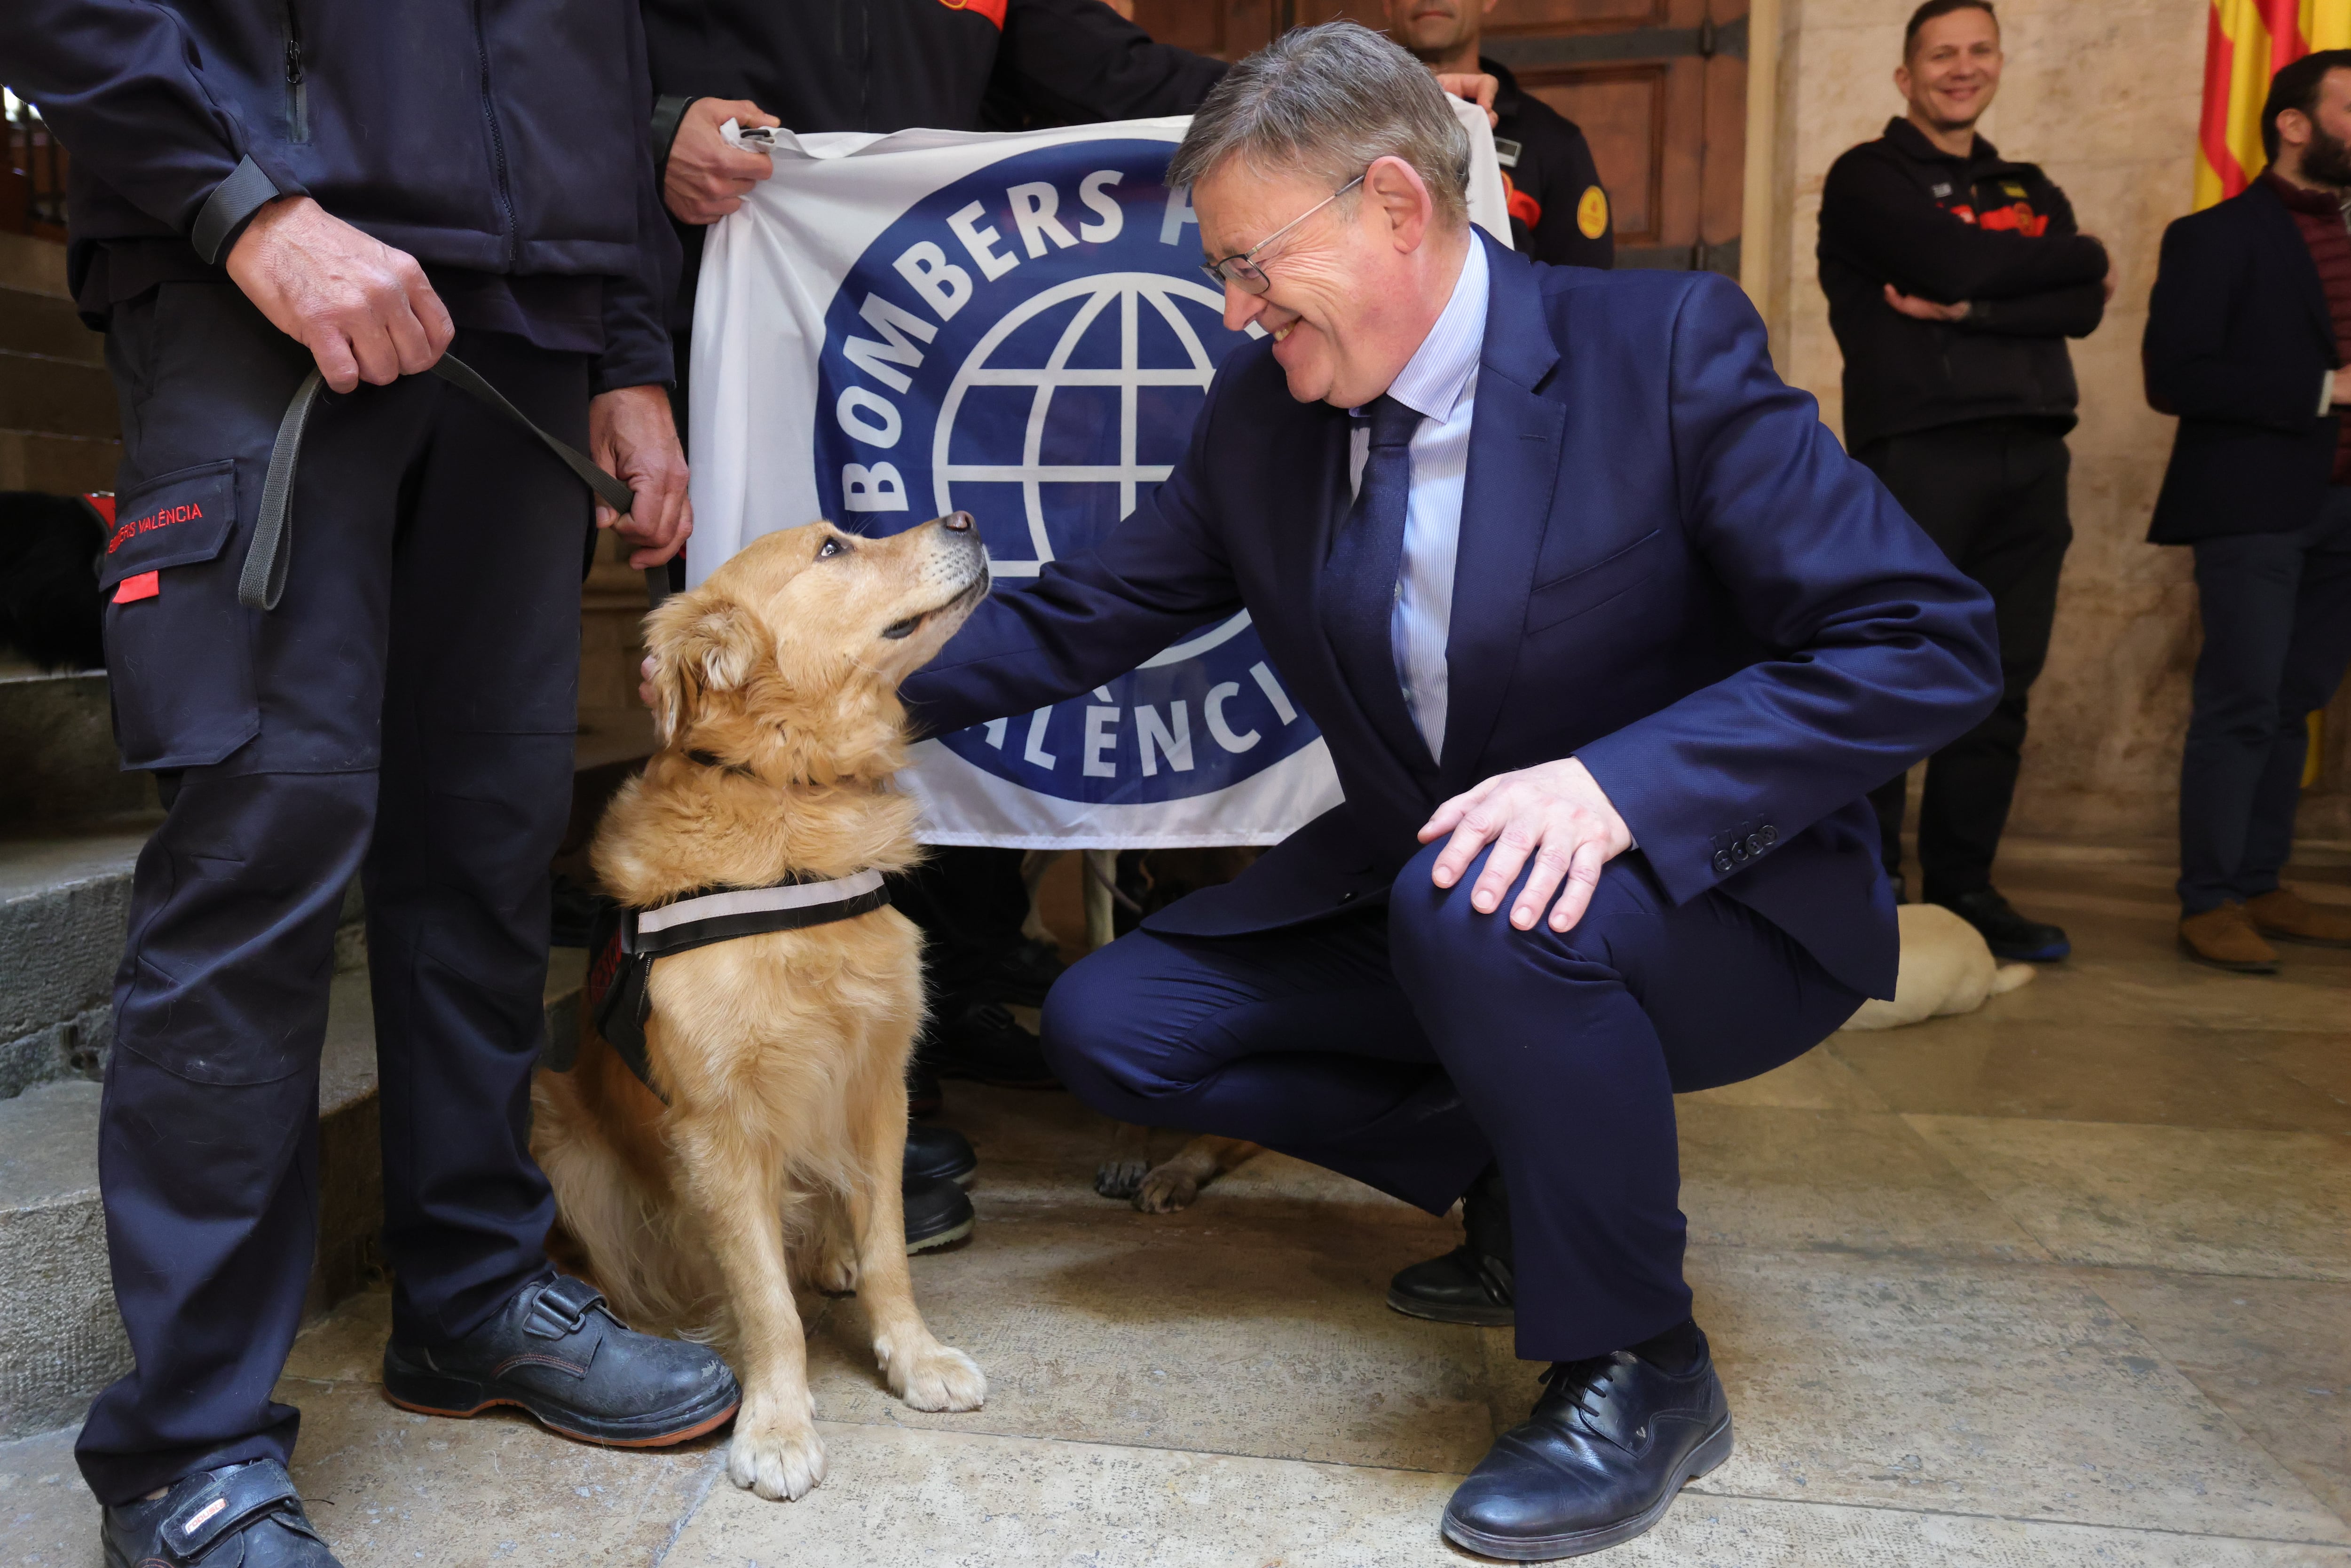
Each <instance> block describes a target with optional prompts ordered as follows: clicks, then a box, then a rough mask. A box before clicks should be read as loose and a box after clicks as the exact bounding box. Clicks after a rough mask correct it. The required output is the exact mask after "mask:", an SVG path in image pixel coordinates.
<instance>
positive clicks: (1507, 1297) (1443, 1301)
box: [1388, 1166, 1518, 1328]
mask: <svg viewBox="0 0 2351 1568" xmlns="http://www.w3.org/2000/svg"><path fill="white" fill-rule="evenodd" d="M1461 1222H1462V1228H1463V1230H1464V1231H1466V1232H1467V1233H1468V1234H1467V1235H1466V1236H1465V1237H1464V1238H1463V1240H1462V1243H1461V1245H1460V1246H1458V1247H1456V1248H1455V1249H1453V1250H1452V1251H1450V1252H1447V1254H1446V1255H1445V1256H1444V1257H1442V1258H1431V1259H1430V1260H1428V1261H1427V1262H1426V1263H1415V1264H1414V1265H1413V1266H1412V1267H1411V1268H1409V1269H1403V1270H1398V1271H1397V1273H1396V1277H1395V1279H1393V1280H1391V1281H1388V1305H1389V1306H1391V1307H1394V1308H1395V1310H1396V1311H1397V1312H1403V1313H1405V1315H1406V1316H1408V1317H1416V1318H1429V1319H1433V1320H1434V1321H1436V1322H1440V1323H1468V1324H1469V1325H1471V1326H1473V1327H1477V1328H1508V1327H1510V1325H1511V1324H1512V1323H1514V1322H1517V1321H1518V1309H1517V1305H1516V1303H1515V1301H1513V1299H1512V1297H1511V1294H1510V1289H1511V1287H1510V1193H1509V1192H1508V1191H1507V1190H1505V1189H1504V1187H1503V1186H1502V1173H1501V1172H1500V1171H1499V1170H1498V1169H1496V1168H1495V1167H1494V1166H1487V1167H1486V1169H1485V1172H1484V1174H1482V1175H1481V1176H1479V1177H1478V1179H1477V1180H1476V1181H1475V1182H1473V1183H1472V1184H1470V1187H1469V1190H1468V1192H1467V1193H1466V1194H1464V1195H1463V1196H1462V1199H1461Z"/></svg>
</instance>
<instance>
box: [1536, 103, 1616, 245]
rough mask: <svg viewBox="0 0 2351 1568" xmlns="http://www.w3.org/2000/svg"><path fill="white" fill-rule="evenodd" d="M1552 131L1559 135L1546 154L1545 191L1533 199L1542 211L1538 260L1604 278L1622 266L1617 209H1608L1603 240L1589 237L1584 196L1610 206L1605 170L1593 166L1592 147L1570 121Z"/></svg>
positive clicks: (1548, 142)
mask: <svg viewBox="0 0 2351 1568" xmlns="http://www.w3.org/2000/svg"><path fill="white" fill-rule="evenodd" d="M1552 130H1553V131H1554V132H1555V134H1553V135H1552V136H1550V137H1548V138H1547V139H1546V145H1545V148H1544V158H1543V188H1542V189H1541V190H1540V191H1531V192H1529V194H1530V195H1531V196H1533V197H1534V198H1535V200H1536V201H1537V202H1539V203H1540V204H1541V206H1542V215H1541V220H1540V221H1539V222H1537V223H1536V224H1535V225H1534V226H1533V230H1532V238H1533V255H1534V258H1535V259H1536V260H1537V261H1548V262H1551V263H1552V264H1553V265H1555V266H1561V267H1599V268H1600V269H1601V270H1603V271H1606V270H1607V269H1608V268H1610V267H1614V266H1615V265H1616V234H1615V227H1616V209H1615V206H1614V204H1607V205H1605V206H1604V208H1603V212H1604V218H1605V221H1604V222H1603V223H1602V224H1601V225H1600V235H1599V237H1598V238H1597V239H1594V238H1593V237H1592V236H1590V235H1586V234H1585V233H1584V232H1583V220H1582V214H1581V211H1580V209H1581V207H1582V204H1583V193H1584V192H1586V191H1598V192H1599V193H1600V194H1601V199H1602V201H1603V202H1604V203H1605V202H1607V196H1608V191H1607V187H1606V186H1604V185H1603V184H1601V183H1600V169H1599V166H1598V165H1597V164H1595V163H1593V161H1592V144H1591V143H1590V142H1588V141H1585V140H1584V139H1583V131H1581V130H1580V129H1578V128H1577V126H1576V125H1575V123H1574V122H1573V120H1564V119H1562V120H1559V121H1558V123H1557V124H1556V126H1554V127H1553V128H1552Z"/></svg>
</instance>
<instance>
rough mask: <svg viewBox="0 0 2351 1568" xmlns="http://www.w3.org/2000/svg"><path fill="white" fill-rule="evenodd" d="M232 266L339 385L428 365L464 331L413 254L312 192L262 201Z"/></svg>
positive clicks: (345, 387)
mask: <svg viewBox="0 0 2351 1568" xmlns="http://www.w3.org/2000/svg"><path fill="white" fill-rule="evenodd" d="M227 266H228V275H229V277H230V279H231V280H232V281H234V282H235V284H236V286H237V287H239V288H241V289H243V290H244V291H245V297H246V298H247V299H250V300H252V301H253V303H254V305H255V307H256V308H258V309H259V310H260V312H261V313H262V314H263V315H264V316H266V317H267V318H269V324H270V325H271V326H273V327H275V328H277V329H278V330H279V331H281V332H283V333H285V334H286V335H287V337H289V338H292V339H293V340H296V341H297V342H298V343H300V344H301V345H302V346H303V347H304V348H306V349H308V350H310V357H311V358H312V359H314V360H316V361H318V362H319V374H320V375H321V376H324V377H325V378H326V381H327V384H328V385H329V386H330V387H332V388H333V389H334V390H335V391H337V392H350V390H351V389H352V388H354V387H356V386H358V385H359V384H360V382H370V383H371V384H372V385H375V386H388V385H390V384H391V383H392V382H395V381H398V380H399V379H400V378H401V377H402V376H413V375H415V374H417V373H418V372H419V371H429V370H431V369H432V368H433V366H434V364H435V363H436V362H437V361H439V360H440V358H441V355H442V353H443V351H444V350H446V349H447V348H448V347H449V340H451V339H452V338H455V336H456V335H457V329H456V327H455V324H454V323H452V322H451V321H450V319H449V311H448V308H447V307H446V306H444V305H443V304H442V303H441V297H440V296H439V295H437V294H435V293H434V292H433V285H432V284H430V283H428V282H426V281H425V277H424V269H423V267H419V266H417V265H416V258H415V257H414V256H410V255H409V254H408V253H407V252H406V251H403V250H394V249H393V248H392V246H388V245H386V244H384V243H383V242H382V241H381V240H379V239H376V238H374V237H372V236H371V235H365V234H362V233H360V231H359V230H358V229H355V228H353V227H352V226H351V225H349V224H347V223H345V222H343V220H342V219H340V218H339V217H336V216H335V215H334V214H331V213H329V212H328V211H327V209H326V208H324V207H322V206H320V205H319V204H318V203H316V202H314V201H312V200H311V199H310V198H309V197H308V196H281V197H279V198H278V199H277V201H274V202H272V203H270V204H268V205H267V206H265V207H263V208H262V209H261V211H260V212H259V213H257V214H255V215H254V219H253V221H252V222H251V223H249V224H247V225H246V226H245V233H243V234H242V235H238V236H237V241H236V244H235V246H232V247H230V250H229V253H228V263H227Z"/></svg>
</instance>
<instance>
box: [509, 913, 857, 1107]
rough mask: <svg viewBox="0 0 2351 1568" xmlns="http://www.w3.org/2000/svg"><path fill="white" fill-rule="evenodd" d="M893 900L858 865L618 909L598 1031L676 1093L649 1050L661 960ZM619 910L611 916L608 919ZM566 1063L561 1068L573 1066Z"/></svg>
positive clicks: (605, 941)
mask: <svg viewBox="0 0 2351 1568" xmlns="http://www.w3.org/2000/svg"><path fill="white" fill-rule="evenodd" d="M889 902H890V890H889V888H888V887H887V886H886V885H884V884H883V881H882V873H880V872H878V871H861V872H855V873H852V874H850V875H848V876H844V877H839V878H836V879H834V880H832V881H829V882H810V881H805V880H802V879H800V878H799V877H794V878H793V879H791V880H790V881H789V882H778V883H770V884H769V885H768V886H766V887H727V888H718V889H715V890H713V891H711V892H708V893H694V894H686V895H684V897H681V898H674V899H672V900H671V901H670V902H669V903H667V904H656V905H654V906H653V907H652V908H650V909H622V910H619V911H617V912H616V915H617V920H616V922H615V924H616V925H617V927H618V928H617V929H613V930H608V929H607V928H606V924H605V922H601V921H600V922H599V923H598V928H597V939H596V944H595V948H594V951H595V954H596V961H595V964H594V965H593V966H592V967H591V968H590V972H589V976H588V983H587V987H586V989H587V992H588V998H587V999H588V1005H589V1006H590V1009H593V1012H594V1016H595V1019H596V1032H597V1033H599V1034H601V1035H602V1036H603V1037H604V1038H605V1040H608V1041H610V1042H611V1047H612V1049H613V1050H614V1051H618V1052H620V1055H621V1060H622V1061H625V1062H627V1063H628V1064H629V1071H632V1072H633V1073H635V1074H636V1075H637V1082H640V1083H643V1085H644V1086H645V1087H646V1088H648V1089H651V1090H652V1091H653V1093H654V1094H655V1095H656V1096H657V1097H658V1098H659V1099H660V1100H661V1102H662V1103H664V1105H666V1104H667V1103H669V1096H668V1095H666V1094H664V1093H662V1092H661V1089H660V1086H659V1085H657V1084H655V1083H654V1082H653V1064H652V1061H651V1060H650V1058H649V1057H648V1056H647V1054H646V1049H645V1020H646V1019H649V1018H651V1017H652V1016H653V990H652V981H653V960H654V959H656V958H664V957H667V956H669V955H670V954H672V953H684V952H685V951H687V950H688V949H690V948H695V947H707V946H710V945H711V944H712V943H714V942H732V941H734V940H735V939H736V938H737V937H738V936H764V935H766V934H767V933H768V932H770V931H799V930H804V929H806V928H807V927H809V926H810V925H831V923H832V922H834V921H836V920H852V919H855V918H856V917H857V916H858V915H870V914H872V912H873V911H874V910H877V909H879V908H881V907H882V906H883V904H888V903H889ZM609 918H611V917H608V919H609ZM570 1067H571V1064H570V1063H569V1061H565V1062H563V1063H562V1064H561V1065H560V1066H559V1067H557V1069H556V1070H557V1071H570Z"/></svg>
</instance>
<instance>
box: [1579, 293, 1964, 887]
mask: <svg viewBox="0 0 2351 1568" xmlns="http://www.w3.org/2000/svg"><path fill="white" fill-rule="evenodd" d="M1669 375H1670V378H1671V379H1670V382H1669V389H1668V392H1667V398H1668V405H1667V420H1668V422H1669V425H1670V428H1671V431H1672V435H1673V444H1674V455H1675V468H1676V471H1677V476H1678V482H1679V486H1680V496H1679V504H1680V510H1681V515H1682V517H1683V527H1684V528H1686V529H1687V531H1688V534H1689V537H1690V540H1691V543H1692V545H1693V547H1694V548H1695V549H1696V550H1697V552H1698V554H1699V555H1700V556H1701V557H1703V558H1704V559H1706V561H1707V562H1708V565H1709V566H1710V567H1711V568H1712V569H1713V570H1714V572H1715V573H1716V575H1717V576H1718V577H1719V578H1720V580H1722V581H1723V582H1724V583H1725V584H1727V585H1728V586H1729V591H1730V593H1731V596H1732V599H1733V601H1735V602H1736V603H1737V604H1738V606H1739V609H1740V616H1741V618H1742V619H1743V620H1744V621H1745V622H1746V623H1747V626H1748V629H1749V630H1750V632H1752V633H1753V634H1754V635H1755V636H1756V637H1757V638H1758V639H1759V640H1760V641H1761V642H1763V643H1766V644H1768V645H1769V646H1771V647H1772V648H1775V649H1778V650H1780V652H1779V653H1778V655H1777V656H1776V657H1773V658H1770V659H1766V660H1763V661H1762V662H1761V663H1758V664H1750V665H1749V666H1748V667H1747V668H1745V669H1743V670H1740V672H1739V673H1738V674H1734V675H1731V676H1730V677H1729V678H1728V679H1726V680H1722V681H1719V682H1717V683H1716V684H1714V685H1710V686H1707V687H1705V688H1703V689H1701V690H1698V691H1696V692H1693V693H1691V694H1690V695H1687V696H1686V697H1684V698H1682V699H1681V700H1680V701H1679V702H1677V703H1675V704H1673V705H1672V706H1668V707H1666V708H1663V709H1660V710H1659V711H1657V712H1656V713H1654V714H1651V715H1649V716H1646V717H1645V718H1641V719H1638V720H1636V721H1635V722H1634V723H1632V724H1629V725H1627V726H1625V727H1624V728H1622V729H1620V730H1617V731H1616V732H1615V733H1614V734H1613V735H1608V736H1605V737H1602V738H1601V739H1599V740H1597V741H1594V742H1593V743H1592V744H1591V745H1589V746H1586V747H1583V748H1582V749H1580V750H1579V751H1578V752H1577V753H1576V755H1577V756H1578V757H1580V758H1582V759H1583V764H1584V766H1585V767H1586V768H1590V769H1591V770H1592V775H1593V778H1594V779H1598V780H1599V783H1600V787H1601V789H1604V790H1605V791H1606V792H1607V795H1608V799H1609V800H1611V801H1613V802H1614V804H1615V807H1616V810H1618V812H1619V813H1621V814H1622V815H1623V817H1624V819H1625V825H1626V826H1627V827H1628V828H1630V829H1631V830H1632V831H1633V836H1634V839H1635V841H1636V842H1637V843H1639V844H1640V846H1641V848H1642V850H1643V852H1645V853H1646V854H1647V856H1648V857H1649V862H1650V863H1651V864H1652V865H1653V866H1654V867H1655V868H1656V873H1657V876H1658V879H1659V880H1660V881H1661V882H1663V883H1664V884H1665V887H1666V891H1667V893H1668V894H1672V896H1673V897H1674V899H1675V900H1676V901H1677V902H1681V901H1684V900H1687V899H1688V898H1690V897H1692V896H1694V895H1695V894H1698V893H1700V892H1702V891H1704V890H1705V889H1707V888H1708V887H1710V886H1712V885H1713V884H1714V883H1717V882H1719V881H1720V880H1721V878H1722V874H1723V873H1719V872H1718V871H1717V870H1716V869H1715V867H1714V865H1713V863H1712V861H1713V841H1714V839H1715V838H1716V836H1717V835H1719V834H1720V833H1722V832H1724V831H1727V830H1729V829H1730V828H1732V827H1733V826H1735V825H1736V824H1738V823H1740V822H1741V821H1750V820H1752V819H1755V818H1758V817H1761V818H1763V819H1765V820H1768V821H1771V822H1772V823H1774V824H1775V825H1777V826H1778V827H1779V828H1780V830H1781V831H1782V832H1785V833H1794V832H1797V831H1802V830H1803V829H1805V828H1808V827H1810V826H1811V825H1812V824H1813V823H1815V822H1817V821H1821V820H1822V819H1823V818H1824V817H1826V816H1828V815H1829V814H1830V813H1832V812H1834V811H1835V810H1839V809H1840V808H1842V807H1844V806H1846V805H1848V804H1850V803H1852V802H1853V801H1855V800H1859V799H1861V797H1862V796H1864V795H1865V794H1867V793H1868V792H1869V791H1870V790H1872V789H1876V787H1877V786H1879V785H1880V784H1883V783H1885V782H1886V780H1887V779H1891V778H1893V777H1895V776H1896V775H1897V774H1899V773H1900V772H1901V771H1902V770H1903V769H1904V768H1907V767H1909V766H1910V765H1911V764H1912V763H1913V762H1915V761H1917V759H1918V758H1922V757H1925V756H1927V755H1928V754H1929V753H1931V752H1933V751H1935V750H1936V749H1938V747H1942V746H1943V745H1945V744H1946V743H1948V742H1949V741H1951V740H1955V739H1957V738H1958V737H1959V736H1961V735H1963V734H1965V733H1966V732H1967V731H1968V730H1969V729H1970V728H1971V727H1973V726H1974V725H1975V724H1976V722H1977V721H1978V720H1980V718H1982V717H1983V716H1984V715H1985V714H1987V713H1989V712H1990V711H1991V706H1992V704H1993V703H1994V702H1995V701H1997V700H1998V698H1999V696H2000V692H2001V674H2000V660H1999V655H1998V653H1997V652H1996V648H1997V643H1996V641H1995V635H1994V632H1993V627H1992V613H1991V599H1990V598H1989V597H1988V596H1986V594H1985V593H1984V591H1983V590H1982V589H1980V588H1979V587H1977V586H1976V584H1975V583H1973V582H1971V581H1970V580H1968V579H1967V578H1966V577H1964V576H1963V575H1961V574H1960V573H1959V570H1957V569H1955V568H1954V567H1953V566H1952V565H1951V564H1950V562H1949V560H1948V559H1946V558H1945V557H1944V555H1943V552H1942V551H1941V550H1939V549H1937V548H1936V547H1935V544H1934V542H1933V541H1932V540H1930V539H1929V538H1927V536H1926V534H1925V533H1923V532H1922V531H1920V529H1919V528H1918V525H1917V524H1916V523H1914V522H1912V521H1911V520H1910V518H1909V517H1907V515H1905V513H1904V512H1903V510H1902V508H1901V507H1898V506H1896V504H1895V501H1894V497H1892V496H1890V495H1888V494H1887V493H1886V487H1885V486H1882V485H1880V484H1879V483H1878V482H1877V480H1876V477H1875V476H1872V475H1871V474H1870V472H1869V471H1868V470H1867V469H1865V468H1864V467H1863V466H1862V465H1860V464H1858V463H1855V461H1853V459H1851V458H1849V457H1847V456H1846V455H1845V454H1844V449H1843V448H1842V447H1840V446H1839V445H1838V444H1837V442H1836V438H1835V437H1834V436H1833V435H1831V434H1829V433H1828V431H1827V430H1826V429H1825V428H1823V425H1822V424H1821V422H1820V417H1819V411H1818V408H1817V405H1815V404H1814V402H1813V400H1812V398H1811V397H1809V396H1808V395H1806V394H1805V393H1803V392H1799V391H1797V390H1795V389H1794V388H1792V387H1790V386H1789V385H1787V384H1786V383H1785V382H1782V381H1781V380H1780V378H1779V377H1778V376H1777V375H1776V374H1774V373H1773V371H1772V370H1771V357H1770V352H1769V346H1768V344H1767V342H1766V340H1765V338H1764V331H1763V322H1762V320H1761V318H1760V317H1758V316H1757V315H1756V314H1755V310H1754V308H1753V307H1752V306H1750V305H1749V304H1748V303H1747V298H1746V297H1745V296H1744V295H1742V294H1741V293H1740V291H1739V288H1738V286H1737V285H1735V284H1733V283H1731V282H1730V281H1729V279H1727V278H1721V277H1714V276H1712V275H1710V274H1704V273H1700V274H1694V275H1693V276H1692V281H1691V283H1690V286H1689V288H1688V292H1687V294H1686V295H1685V296H1684V297H1683V301H1682V305H1681V308H1680V310H1679V312H1678V313H1677V319H1676V321H1675V326H1674V338H1673V347H1672V350H1671V355H1670V369H1669Z"/></svg>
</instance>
